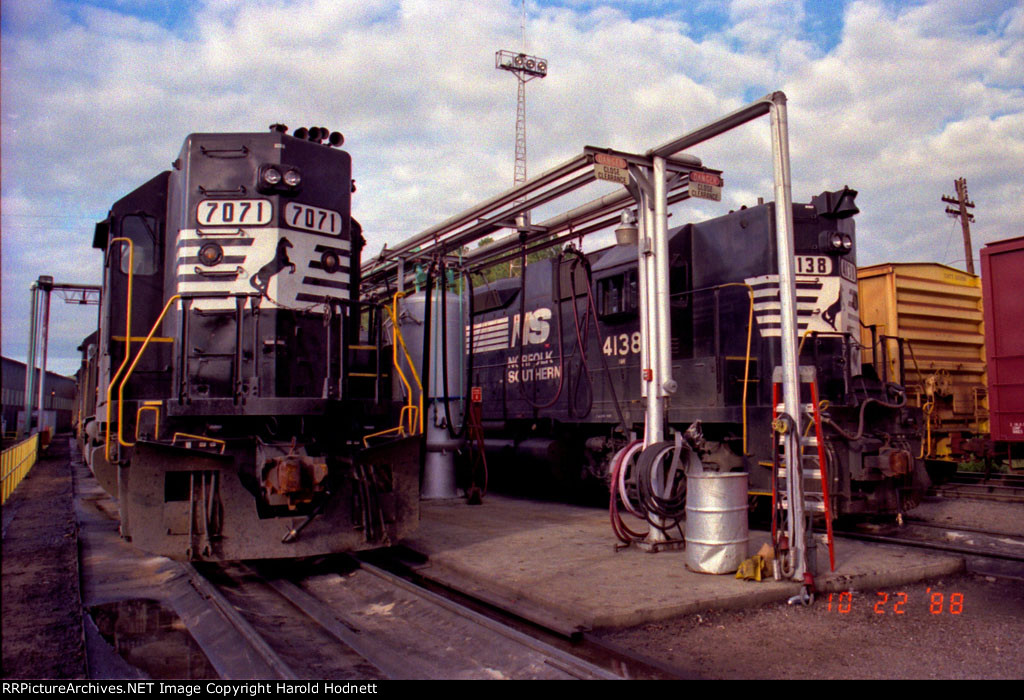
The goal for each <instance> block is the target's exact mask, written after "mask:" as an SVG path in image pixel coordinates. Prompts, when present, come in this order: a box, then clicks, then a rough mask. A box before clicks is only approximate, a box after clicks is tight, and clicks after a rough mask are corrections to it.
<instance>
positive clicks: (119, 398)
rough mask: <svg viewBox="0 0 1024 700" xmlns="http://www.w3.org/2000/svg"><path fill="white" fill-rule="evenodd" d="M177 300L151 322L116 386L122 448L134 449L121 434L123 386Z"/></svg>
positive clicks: (171, 299) (176, 297) (119, 440)
mask: <svg viewBox="0 0 1024 700" xmlns="http://www.w3.org/2000/svg"><path fill="white" fill-rule="evenodd" d="M178 299H181V295H180V294H174V295H172V296H171V297H170V298H169V299H168V300H167V303H166V304H164V308H163V311H161V312H160V315H159V316H158V317H157V319H156V321H154V322H153V328H152V329H150V331H149V335H147V336H146V339H145V340H144V341H142V347H141V348H139V351H138V352H137V353H136V354H135V359H134V360H132V364H131V366H130V367H128V371H127V372H125V374H124V379H122V380H121V384H120V386H118V389H117V442H118V444H119V445H121V446H123V447H134V446H135V443H134V442H127V441H126V440H125V439H124V435H123V432H122V428H123V427H124V419H123V417H122V413H121V407H122V406H124V386H125V384H127V383H128V380H129V379H131V376H132V372H134V371H135V366H136V365H138V364H139V360H141V359H142V355H143V353H145V352H146V348H148V347H149V344H150V343H151V342H152V340H153V336H155V335H156V329H157V328H159V327H160V324H161V323H163V320H164V316H166V315H167V311H168V309H170V308H171V305H172V304H173V303H174V302H176V301H177V300H178ZM183 371H184V370H183ZM108 405H109V404H108ZM108 425H109V423H108Z"/></svg>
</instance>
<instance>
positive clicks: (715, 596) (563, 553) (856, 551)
mask: <svg viewBox="0 0 1024 700" xmlns="http://www.w3.org/2000/svg"><path fill="white" fill-rule="evenodd" d="M634 529H640V525H639V523H638V524H637V526H636V528H634ZM750 535H751V537H750V543H749V545H748V554H747V556H753V555H754V554H756V553H757V551H758V549H759V548H760V547H761V545H762V543H765V542H768V541H769V540H770V537H769V534H768V533H767V532H759V531H752V532H751V533H750ZM617 542H618V540H617V539H616V538H615V536H614V534H613V533H612V530H611V525H610V523H609V520H608V513H607V511H604V510H600V509H594V508H583V507H578V506H570V505H564V504H558V503H540V502H535V501H525V500H517V499H512V498H506V497H502V496H496V495H488V496H487V497H486V499H485V501H484V503H483V505H479V506H470V505H466V504H465V503H464V502H463V501H461V500H452V501H425V502H423V503H422V505H421V522H420V527H419V530H417V531H416V533H415V534H414V536H413V537H411V538H409V539H408V540H405V541H404V543H403V544H405V545H407V546H408V547H410V548H412V549H413V550H416V551H417V552H420V553H421V554H423V555H425V556H426V557H427V558H428V563H427V565H426V566H425V567H423V568H421V569H420V570H419V571H418V573H419V574H420V575H422V576H424V577H426V578H430V579H434V580H437V581H438V582H439V583H442V584H445V585H449V586H451V587H453V588H456V589H459V590H464V591H466V592H467V593H470V594H474V595H476V594H480V593H481V592H483V593H485V597H486V596H490V598H491V599H493V600H494V601H495V602H499V603H502V604H504V605H509V604H512V606H513V607H514V609H516V611H517V612H519V613H520V614H522V615H523V617H525V618H527V619H532V620H535V621H538V622H550V621H553V622H554V623H555V626H556V628H558V629H567V630H572V629H577V630H583V629H595V628H602V627H626V626H633V625H638V624H641V623H645V622H651V621H655V620H662V619H666V618H669V617H674V616H676V615H680V614H684V613H691V612H698V611H701V610H707V609H723V608H745V607H752V606H756V605H760V604H763V603H768V602H773V601H781V600H785V599H787V598H789V597H790V596H792V595H795V594H796V593H798V592H799V591H800V588H801V585H800V584H799V583H795V582H779V581H774V580H771V579H769V580H767V581H761V582H753V581H740V580H737V579H735V578H734V576H733V575H731V574H730V575H719V576H715V575H709V574H699V573H694V572H691V571H688V570H687V569H686V567H685V566H684V563H683V562H684V552H683V551H663V552H658V553H648V552H645V551H642V550H640V549H638V548H637V547H629V548H627V549H623V550H616V548H615V544H616V543H617ZM835 550H836V571H835V572H834V573H830V572H829V571H828V569H829V563H828V549H827V547H826V546H825V545H824V544H822V545H819V547H818V551H817V554H818V561H819V572H821V573H819V576H818V578H817V581H816V584H817V588H818V590H819V591H842V590H850V589H855V588H859V589H865V588H873V587H884V586H894V585H899V584H904V583H909V582H911V581H918V580H921V579H925V578H931V577H935V576H943V575H947V574H951V573H955V572H957V571H960V570H962V569H963V566H964V564H963V559H962V557H958V556H950V555H944V554H935V553H932V552H927V551H923V550H920V549H912V548H903V547H896V546H892V545H880V544H869V543H863V542H854V541H848V540H838V541H837V542H836V545H835Z"/></svg>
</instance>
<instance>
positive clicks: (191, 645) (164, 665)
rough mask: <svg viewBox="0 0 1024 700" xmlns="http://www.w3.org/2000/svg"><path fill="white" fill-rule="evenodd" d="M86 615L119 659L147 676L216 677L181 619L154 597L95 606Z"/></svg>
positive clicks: (171, 677)
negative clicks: (115, 651) (152, 598)
mask: <svg viewBox="0 0 1024 700" xmlns="http://www.w3.org/2000/svg"><path fill="white" fill-rule="evenodd" d="M89 614H90V616H92V619H93V621H94V622H95V623H96V627H97V628H98V629H99V631H100V634H101V635H103V638H104V639H105V640H106V641H107V642H108V643H109V644H110V645H111V646H112V647H114V649H115V650H117V653H118V654H119V655H120V656H121V658H123V659H124V660H125V661H127V662H128V663H129V664H131V665H132V666H135V667H136V668H138V669H140V670H142V671H143V672H145V673H146V675H148V676H149V677H150V678H153V679H158V680H160V679H175V678H177V679H196V680H198V679H216V678H219V676H218V675H217V672H216V671H215V670H214V668H213V666H212V665H210V662H209V660H208V659H207V658H206V654H204V653H203V650H202V649H201V648H200V647H199V645H198V644H197V643H196V640H195V639H193V638H192V635H191V634H190V633H189V631H188V629H186V627H185V624H184V623H183V622H182V621H181V618H179V617H178V615H177V614H176V613H175V612H174V611H173V610H169V609H167V608H165V607H164V606H163V605H161V604H160V603H159V602H157V601H155V600H145V599H139V600H122V601H120V602H117V603H107V604H104V605H97V606H94V607H92V608H90V609H89Z"/></svg>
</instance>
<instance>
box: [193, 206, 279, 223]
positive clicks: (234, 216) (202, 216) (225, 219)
mask: <svg viewBox="0 0 1024 700" xmlns="http://www.w3.org/2000/svg"><path fill="white" fill-rule="evenodd" d="M273 215H274V205H273V204H271V203H270V202H269V201H267V200H265V199H204V200H203V201H201V202H199V204H198V205H197V206H196V220H197V221H198V222H199V225H200V226H262V225H263V224H269V223H270V220H271V218H272V217H273Z"/></svg>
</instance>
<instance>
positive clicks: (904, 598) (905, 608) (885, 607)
mask: <svg viewBox="0 0 1024 700" xmlns="http://www.w3.org/2000/svg"><path fill="white" fill-rule="evenodd" d="M861 596H866V594H859V595H858V599H859V598H861ZM925 596H927V599H926V600H925V601H924V602H925V603H927V605H928V612H929V613H930V614H932V615H960V614H961V613H963V611H964V594H963V593H949V594H948V595H947V594H944V593H942V592H940V591H932V589H931V588H928V589H925ZM912 602H917V603H918V605H912ZM864 605H871V606H872V610H873V611H874V613H875V614H876V615H906V614H908V613H913V612H914V611H915V610H916V611H918V612H922V611H921V602H920V601H911V600H910V597H909V596H908V595H907V593H905V592H903V591H897V592H895V593H889V592H886V591H876V592H875V597H874V600H872V599H871V598H870V597H868V599H867V600H866V601H863V602H861V601H860V600H855V598H854V594H853V591H842V592H840V593H829V594H828V603H827V609H826V612H830V613H837V614H839V615H846V614H849V613H850V612H851V611H852V610H853V609H854V607H855V606H856V607H858V608H861V607H862V606H864Z"/></svg>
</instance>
